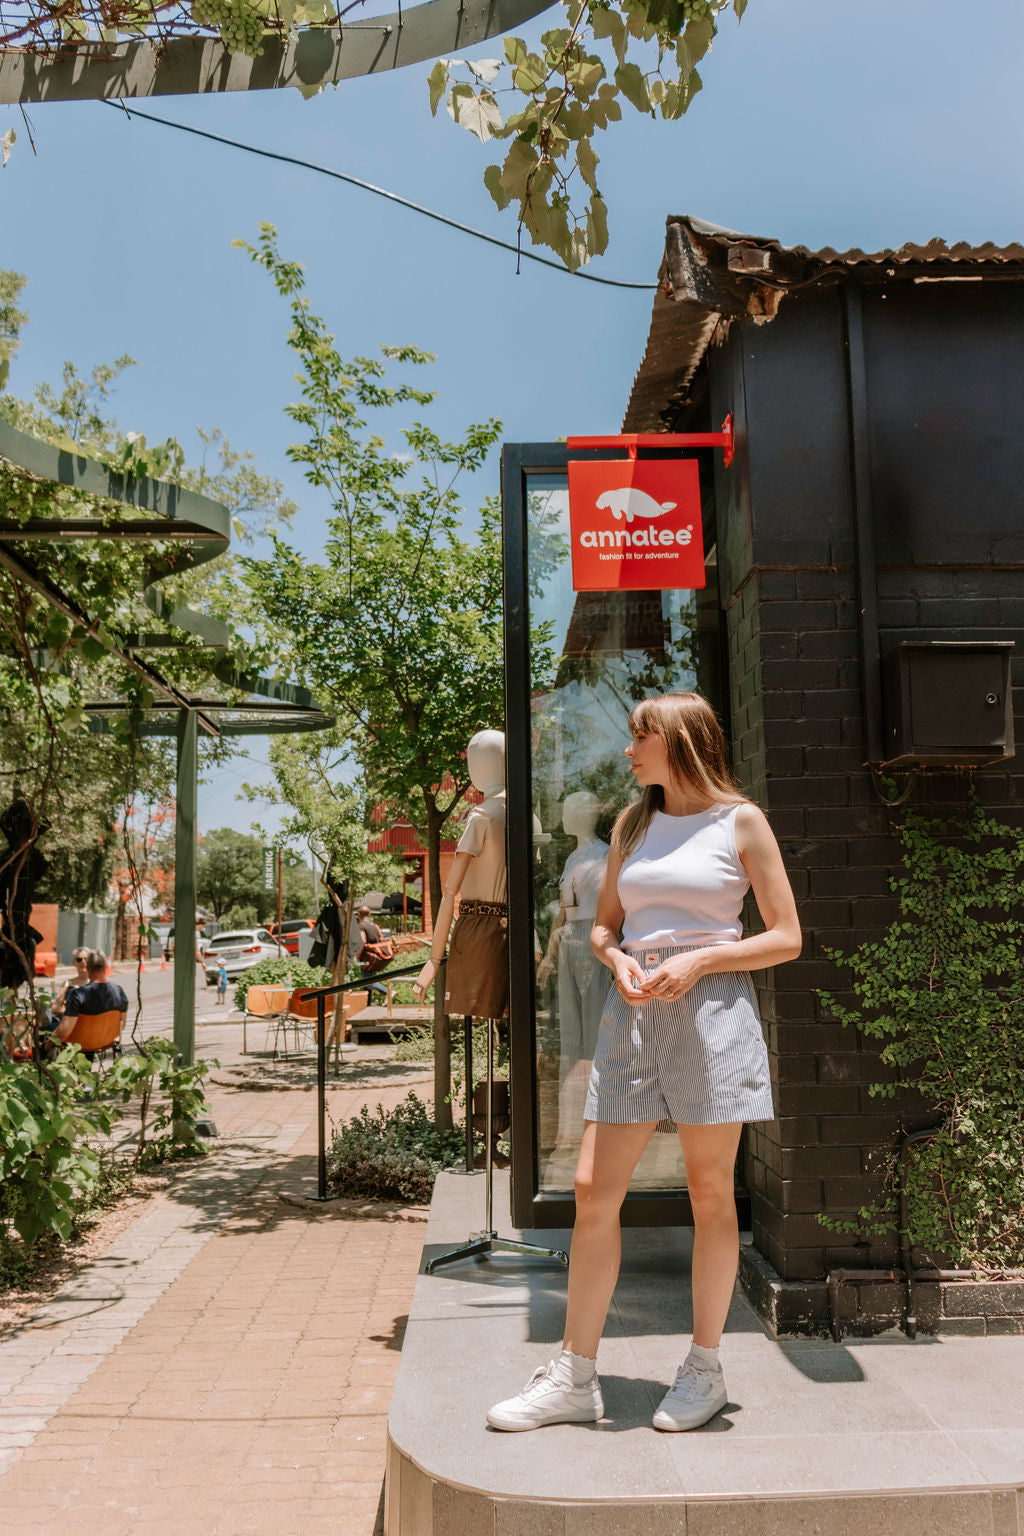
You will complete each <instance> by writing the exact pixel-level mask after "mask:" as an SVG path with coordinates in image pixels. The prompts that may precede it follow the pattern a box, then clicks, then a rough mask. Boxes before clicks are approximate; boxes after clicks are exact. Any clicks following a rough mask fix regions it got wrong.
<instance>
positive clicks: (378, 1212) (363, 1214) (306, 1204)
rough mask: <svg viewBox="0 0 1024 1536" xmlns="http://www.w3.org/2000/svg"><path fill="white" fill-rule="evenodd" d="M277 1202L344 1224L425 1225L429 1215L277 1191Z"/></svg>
mask: <svg viewBox="0 0 1024 1536" xmlns="http://www.w3.org/2000/svg"><path fill="white" fill-rule="evenodd" d="M277 1198H278V1199H279V1200H281V1201H282V1202H283V1203H284V1204H285V1205H294V1206H297V1207H298V1208H299V1210H302V1211H315V1212H316V1214H317V1215H318V1216H333V1217H337V1216H340V1217H344V1218H345V1219H346V1220H348V1221H352V1220H356V1221H359V1220H365V1221H426V1220H427V1218H428V1217H429V1215H430V1209H429V1207H428V1206H425V1205H397V1204H391V1203H389V1202H388V1201H386V1200H342V1199H337V1200H332V1199H330V1198H329V1197H328V1200H327V1201H326V1202H325V1201H322V1200H317V1199H315V1198H314V1197H313V1196H312V1195H302V1194H299V1193H297V1192H296V1191H294V1190H288V1189H279V1190H278V1192H277Z"/></svg>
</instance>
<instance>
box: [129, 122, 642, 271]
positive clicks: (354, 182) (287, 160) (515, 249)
mask: <svg viewBox="0 0 1024 1536" xmlns="http://www.w3.org/2000/svg"><path fill="white" fill-rule="evenodd" d="M103 105H104V106H105V107H114V108H115V110H117V111H123V112H124V114H125V116H126V117H128V118H129V119H130V118H134V117H141V118H143V119H144V121H145V122H147V123H159V124H160V126H161V127H162V128H176V129H177V130H178V132H179V133H191V134H193V135H194V137H195V138H197V139H209V140H210V141H211V142H212V143H214V144H224V145H226V146H227V147H228V148H229V149H240V150H242V151H243V152H244V153H245V154H247V155H259V156H260V157H261V158H262V159H264V160H277V161H279V162H280V163H281V164H282V165H296V166H298V167H299V169H300V170H303V171H314V172H315V173H316V175H318V176H330V177H331V178H332V179H333V180H334V181H344V182H346V183H347V184H348V185H349V186H351V187H359V188H360V189H361V190H362V191H363V192H372V193H374V195H375V196H377V197H383V198H386V199H387V200H388V202H390V203H397V204H398V205H399V207H401V208H408V209H410V210H411V212H413V213H421V214H423V215H424V217H425V218H428V219H433V220H434V221H435V223H437V224H447V226H448V228H449V229H457V230H458V231H459V233H460V234H462V235H472V236H473V238H474V239H476V240H485V241H486V242H487V244H488V245H496V246H498V247H499V248H500V249H501V250H503V251H511V252H512V254H513V255H514V256H516V257H517V258H521V259H522V260H523V261H536V262H538V263H539V264H540V265H541V266H542V267H550V268H551V270H552V271H553V272H560V273H561V274H562V275H563V277H581V278H583V279H584V281H585V282H588V283H603V284H604V286H605V287H606V288H632V289H635V290H640V291H643V292H646V293H653V292H654V291H655V290H656V289H657V287H658V284H657V283H627V282H625V281H623V279H622V278H618V277H599V276H598V275H597V273H596V272H583V271H578V272H570V271H569V268H568V267H564V266H563V265H562V264H561V262H558V261H551V260H550V259H549V258H548V257H547V256H536V255H534V253H533V252H532V251H524V250H521V249H520V248H519V246H517V245H513V244H512V243H511V241H508V240H499V239H498V237H497V236H496V235H488V234H485V233H484V231H483V230H482V229H474V228H473V226H472V225H471V224H461V223H460V222H459V220H458V219H450V218H448V216H447V214H444V213H436V212H435V211H434V209H433V208H424V206H423V204H422V203H414V202H412V201H411V199H409V198H408V197H401V196H400V195H399V194H398V193H397V192H389V191H388V190H387V188H386V187H378V186H375V185H374V183H373V182H372V181H364V180H363V178H362V177H361V176H351V175H349V173H348V172H347V171H336V170H334V169H333V168H332V167H331V166H329V165H317V164H316V162H315V161H313V160H300V159H299V157H298V156H297V155H283V154H281V153H280V151H279V150H276V149H261V148H260V147H259V146H258V145H256V144H246V143H243V141H242V140H241V139H229V138H226V137H225V135H224V134H222V133H210V132H209V131H208V130H207V129H205V128H193V127H192V125H191V124H190V123H178V122H175V120H174V119H173V118H172V117H157V115H156V114H155V113H154V112H142V111H140V110H139V108H138V107H136V106H132V108H131V110H129V109H128V107H127V106H126V105H125V103H124V102H123V101H104V102H103Z"/></svg>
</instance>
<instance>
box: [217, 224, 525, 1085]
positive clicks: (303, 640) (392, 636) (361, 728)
mask: <svg viewBox="0 0 1024 1536" xmlns="http://www.w3.org/2000/svg"><path fill="white" fill-rule="evenodd" d="M246 249H247V250H248V251H249V254H250V256H251V257H252V259H253V260H254V261H256V262H257V263H258V264H259V265H260V266H262V267H264V268H265V270H266V271H267V272H268V273H269V274H270V276H271V278H272V279H273V281H274V284H275V286H276V287H277V289H278V291H279V292H280V293H281V294H282V295H283V296H284V297H286V298H287V299H288V300H289V301H290V315H291V330H290V332H289V338H288V339H289V345H290V346H291V347H292V349H293V351H294V352H295V354H296V357H297V359H298V363H299V374H298V379H299V382H300V385H301V400H300V401H299V403H298V404H295V405H292V406H289V407H288V408H287V409H288V414H289V415H290V417H291V418H292V420H293V421H294V422H295V423H296V425H297V426H298V427H299V428H301V431H302V437H301V440H300V441H299V442H297V443H295V444H293V445H292V446H291V447H290V448H289V450H288V453H289V457H290V458H291V459H292V460H293V461H294V462H295V463H298V464H301V465H302V466H303V468H304V471H305V474H306V478H307V480H308V481H309V482H310V484H311V485H314V486H317V487H321V488H323V489H324V490H325V491H326V492H327V494H328V496H329V497H330V500H331V503H332V506H333V509H334V515H333V516H332V517H331V518H329V519H328V521H327V538H326V545H325V550H324V555H325V558H324V561H323V563H320V564H311V563H310V561H309V560H308V559H307V558H305V557H304V556H303V555H300V554H299V552H298V551H297V550H294V549H292V548H290V547H289V546H288V545H287V544H286V543H285V542H284V540H283V539H281V538H278V537H275V540H274V555H273V558H272V559H267V560H257V559H252V558H248V559H246V560H245V562H244V564H245V566H246V569H247V572H248V576H249V582H250V585H251V588H252V591H253V592H254V594H255V596H256V599H257V601H256V604H255V608H256V610H257V611H259V612H260V613H261V614H262V615H263V621H264V624H265V626H266V631H267V637H268V640H269V642H270V643H272V644H273V645H274V646H275V649H277V651H278V654H279V655H281V656H282V658H284V659H285V660H286V661H289V662H290V663H291V664H292V666H293V667H294V668H295V670H296V672H297V673H299V674H300V675H301V676H303V677H304V678H306V679H307V680H308V681H309V682H310V683H311V684H312V685H313V686H314V688H315V689H316V691H317V693H318V695H319V696H320V697H321V698H323V699H324V701H325V702H326V703H329V705H330V707H331V708H333V709H335V710H337V711H338V713H339V715H340V716H341V718H342V721H343V729H344V730H345V733H346V736H347V737H348V739H349V741H350V742H351V744H352V749H353V752H354V755H355V758H356V760H357V762H358V764H359V766H360V768H361V770H362V774H363V778H364V781H365V785H366V790H367V793H368V795H369V796H370V797H372V798H373V799H376V800H380V801H384V802H386V803H388V804H391V805H394V806H396V807H400V808H401V809H402V810H404V811H405V812H406V813H407V814H408V816H409V817H410V819H411V821H412V822H413V823H414V825H416V826H417V827H418V829H419V831H420V833H421V836H422V837H423V839H424V843H425V846H426V848H427V850H428V853H429V871H430V900H431V906H432V909H433V911H435V912H436V911H437V909H438V907H439V906H440V902H441V881H440V852H441V838H442V834H443V832H444V829H445V827H446V825H447V824H448V822H449V820H450V818H451V816H452V814H453V812H454V811H455V809H456V807H457V806H458V804H459V802H460V800H461V799H462V797H463V795H464V794H465V792H466V790H467V789H468V787H469V776H468V773H467V771H466V766H465V750H466V743H467V742H468V741H469V739H470V737H471V736H472V735H473V733H474V732H475V731H478V730H480V729H482V728H484V727H487V726H494V725H496V724H498V723H500V722H501V720H502V717H503V693H504V673H503V666H502V647H501V562H500V556H499V547H500V546H499V511H498V506H497V503H496V502H495V501H493V500H487V501H485V502H484V503H483V505H482V506H481V508H480V513H479V519H480V520H479V531H478V534H477V537H476V539H475V541H472V542H471V541H469V540H467V539H466V538H464V537H463V535H462V532H461V526H462V522H463V518H464V512H463V508H462V505H461V503H460V500H459V497H458V494H457V491H456V482H457V481H458V479H459V477H460V476H461V475H463V474H464V473H466V472H472V471H474V470H476V469H478V468H479V467H480V465H481V464H482V463H483V460H484V458H485V456H486V454H487V452H488V450H489V449H490V448H491V447H493V445H494V444H495V443H496V442H497V440H498V436H499V433H500V430H501V427H500V423H499V422H497V421H493V420H492V421H486V422H483V423H479V424H476V425H473V426H470V427H469V428H467V431H466V434H465V436H464V438H463V439H462V440H461V441H459V442H451V443H449V442H442V441H441V439H440V438H439V437H438V436H437V435H436V434H435V433H434V432H433V431H432V430H431V429H430V428H429V427H427V426H424V425H422V424H421V423H419V422H416V423H414V424H413V425H412V426H407V427H406V428H405V429H404V430H403V433H402V436H403V437H404V439H405V451H404V452H402V453H395V452H390V451H389V450H388V448H387V446H386V444H385V442H384V440H383V439H382V438H381V437H380V436H379V435H377V434H376V433H373V432H371V431H370V429H369V427H368V424H367V420H366V415H367V413H368V412H370V411H381V410H388V409H394V408H395V407H398V406H403V405H409V404H415V405H420V406H426V405H428V404H429V403H430V401H431V399H432V398H433V396H432V395H431V394H429V393H426V392H424V391H422V390H418V389H415V388H413V387H412V386H411V385H409V384H406V383H400V384H388V383H386V382H385V378H386V373H387V370H386V366H385V363H384V362H382V361H380V360H378V359H371V358H365V357H356V358H352V359H348V360H346V359H343V358H342V356H341V354H340V353H339V352H338V351H337V349H336V347H335V345H334V338H333V336H331V335H330V333H329V332H328V330H327V327H326V324H325V322H324V321H323V320H322V319H321V318H320V316H318V315H315V314H314V313H313V312H312V311H311V309H310V307H309V302H308V300H307V299H306V298H305V297H304V296H303V286H304V284H303V278H302V269H301V267H300V266H298V265H297V264H296V263H294V262H290V261H286V260H285V259H284V258H283V257H282V256H281V255H280V253H279V251H278V247H277V241H276V236H275V232H274V230H273V229H272V228H271V227H270V226H269V225H264V226H262V228H261V234H260V238H259V243H258V245H257V246H256V247H255V248H254V247H252V246H246ZM381 351H382V353H383V355H384V358H385V359H386V360H387V361H388V362H392V363H398V364H411V365H413V366H414V367H422V366H423V365H424V364H426V363H427V362H429V361H431V360H432V359H431V358H430V356H429V354H427V353H424V352H420V351H418V350H417V349H416V348H414V347H382V348H381ZM435 1025H436V1028H435V1045H436V1077H437V1080H438V1083H439V1085H441V1086H443V1088H444V1093H443V1096H442V1097H443V1099H447V1097H448V1083H449V1069H448V1051H449V1041H448V1032H447V1020H446V1019H444V1017H443V1015H441V1014H439V1015H438V1017H437V1019H436V1021H435ZM436 1108H437V1110H438V1112H439V1113H440V1112H441V1111H440V1099H439V1101H438V1104H437V1105H436Z"/></svg>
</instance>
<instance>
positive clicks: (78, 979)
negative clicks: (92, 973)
mask: <svg viewBox="0 0 1024 1536" xmlns="http://www.w3.org/2000/svg"><path fill="white" fill-rule="evenodd" d="M88 953H89V951H88V950H87V949H76V950H75V951H74V953H73V954H72V956H71V963H72V964H73V966H74V967H75V975H74V980H71V979H68V980H67V981H64V982H62V983H61V987H60V990H59V991H58V993H57V995H56V997H55V998H54V1000H53V1002H52V1003H51V1005H50V1028H51V1029H56V1028H57V1026H58V1025H59V1024H60V1022H61V1020H62V1019H63V1017H64V1010H65V1006H66V1004H67V1000H68V992H69V991H70V990H71V988H72V987H84V986H86V985H87V983H88V980H89V969H88V967H87V965H86V963H85V961H86V956H87V955H88Z"/></svg>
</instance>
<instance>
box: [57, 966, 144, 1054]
mask: <svg viewBox="0 0 1024 1536" xmlns="http://www.w3.org/2000/svg"><path fill="white" fill-rule="evenodd" d="M85 966H86V971H87V973H88V976H89V980H88V981H87V982H86V984H85V986H84V987H69V988H68V994H67V997H66V998H65V999H64V1017H63V1018H62V1019H61V1021H60V1023H59V1024H58V1026H57V1029H56V1030H55V1034H56V1036H57V1039H58V1040H66V1039H67V1038H68V1036H69V1035H70V1034H71V1032H72V1030H73V1029H74V1027H75V1025H76V1024H77V1023H78V1016H79V1014H84V1015H85V1016H86V1017H87V1018H89V1017H92V1016H93V1015H94V1014H97V1013H113V1012H114V1011H115V1010H116V1011H117V1012H118V1013H120V1015H121V1028H122V1029H123V1028H124V1025H125V1020H126V1019H127V1017H128V996H127V993H126V992H125V990H124V988H123V987H121V986H118V984H117V982H116V981H108V980H107V979H106V977H107V957H106V955H105V954H103V953H102V951H101V950H98V949H90V951H89V953H88V955H87V956H86V958H85Z"/></svg>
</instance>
